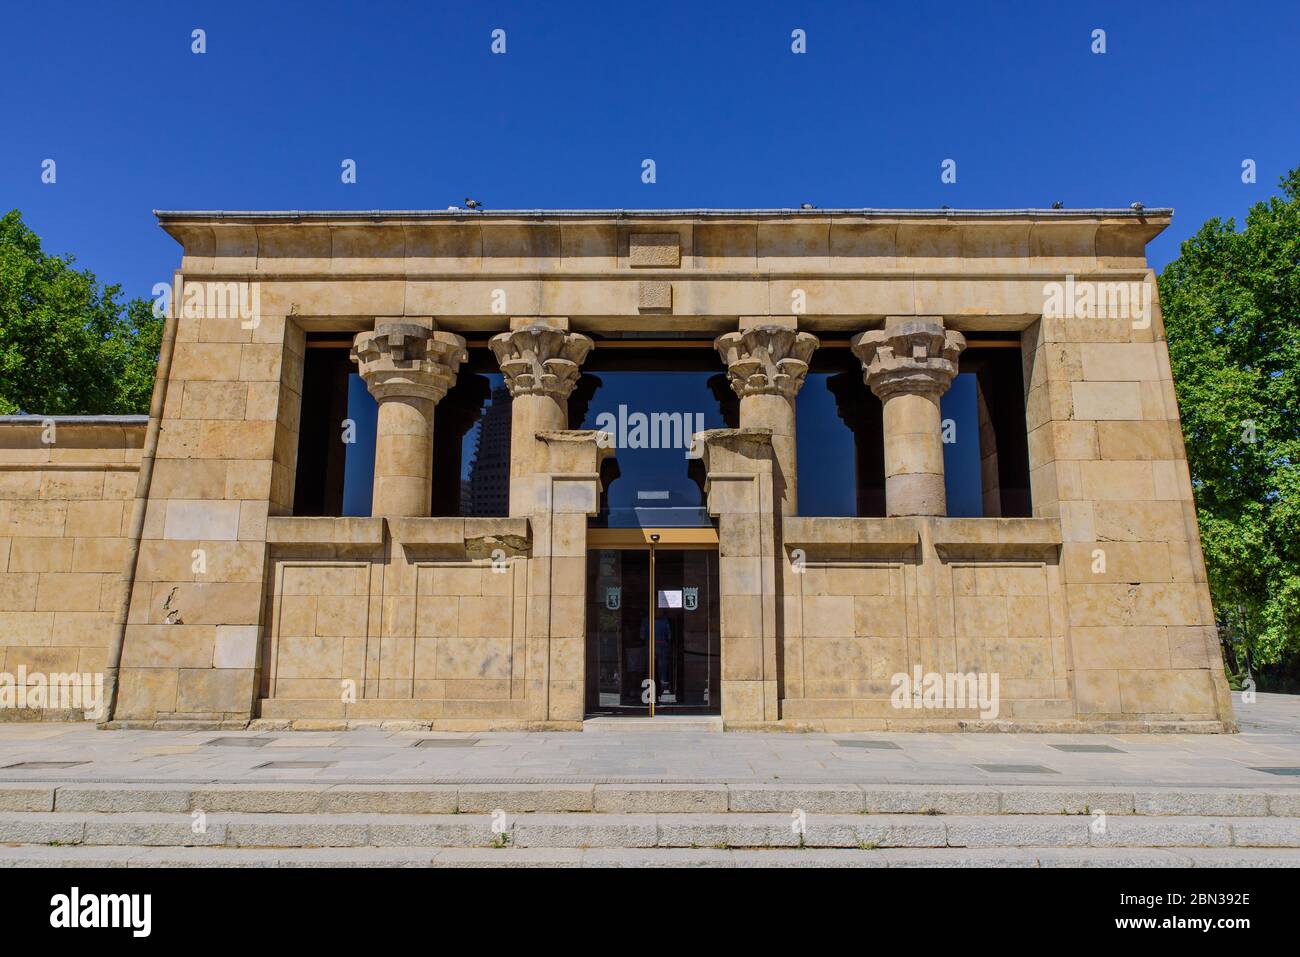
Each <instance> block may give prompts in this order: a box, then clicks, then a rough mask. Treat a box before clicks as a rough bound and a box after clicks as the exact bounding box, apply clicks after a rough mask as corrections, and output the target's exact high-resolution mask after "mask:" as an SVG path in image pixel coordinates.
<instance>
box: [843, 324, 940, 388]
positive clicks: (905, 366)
mask: <svg viewBox="0 0 1300 957" xmlns="http://www.w3.org/2000/svg"><path fill="white" fill-rule="evenodd" d="M850 345H851V347H852V349H853V354H854V355H855V356H857V357H858V358H859V359H860V360H861V361H862V378H863V381H865V382H866V384H867V385H869V386H870V387H871V391H872V392H874V393H875V394H876V396H877V397H878V398H879V399H880V400H881V401H882V402H883V401H884V400H885V399H888V398H890V397H891V396H894V395H898V394H900V393H914V394H918V395H933V396H936V397H937V396H940V395H943V393H945V392H947V391H948V386H949V385H951V384H952V377H953V376H955V375H956V374H957V357H958V356H960V355H961V352H962V350H963V349H965V348H966V337H965V336H963V335H962V334H961V333H960V332H958V331H957V330H955V329H945V328H944V327H943V320H942V319H940V318H938V317H934V316H920V317H917V318H915V319H910V318H909V319H903V320H899V321H896V322H891V321H889V320H886V325H885V328H884V329H872V330H870V331H868V332H863V333H859V334H858V335H856V336H854V337H853V339H852V340H851V341H850Z"/></svg>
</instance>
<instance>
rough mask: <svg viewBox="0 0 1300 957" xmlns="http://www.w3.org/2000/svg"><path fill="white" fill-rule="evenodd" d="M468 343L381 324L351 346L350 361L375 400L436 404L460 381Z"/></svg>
mask: <svg viewBox="0 0 1300 957" xmlns="http://www.w3.org/2000/svg"><path fill="white" fill-rule="evenodd" d="M464 360H465V340H464V339H463V338H461V337H460V336H458V335H455V334H454V333H451V332H435V331H433V330H430V329H427V328H425V327H424V326H422V325H419V324H418V323H413V322H381V323H378V324H376V326H375V328H374V331H372V332H362V333H360V334H358V335H357V337H356V339H354V340H353V343H352V361H353V362H355V363H356V364H357V367H358V368H357V371H358V372H360V373H361V377H362V378H363V379H365V381H366V388H367V389H369V390H370V394H371V395H373V396H374V397H375V398H376V399H379V400H383V399H391V398H398V397H403V398H417V399H431V400H433V401H434V402H438V401H439V400H440V399H441V398H442V397H443V396H444V395H446V394H447V390H448V389H450V388H451V387H452V385H454V384H455V382H456V373H457V372H458V371H459V369H460V364H461V362H463V361H464Z"/></svg>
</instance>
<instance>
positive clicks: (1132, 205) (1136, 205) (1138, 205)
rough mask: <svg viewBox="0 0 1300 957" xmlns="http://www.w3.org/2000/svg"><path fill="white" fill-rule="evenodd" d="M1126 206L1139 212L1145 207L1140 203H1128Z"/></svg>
mask: <svg viewBox="0 0 1300 957" xmlns="http://www.w3.org/2000/svg"><path fill="white" fill-rule="evenodd" d="M1128 208H1129V209H1131V210H1134V211H1136V212H1139V213H1140V212H1142V210H1144V209H1146V207H1145V206H1143V205H1142V204H1141V203H1129V204H1128Z"/></svg>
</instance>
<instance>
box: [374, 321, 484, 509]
mask: <svg viewBox="0 0 1300 957" xmlns="http://www.w3.org/2000/svg"><path fill="white" fill-rule="evenodd" d="M464 359H465V340H464V339H462V338H461V337H460V336H458V335H455V334H453V333H450V332H436V331H434V330H433V329H432V328H430V327H428V326H425V325H422V324H420V323H418V322H411V321H403V320H400V319H376V320H375V328H374V331H373V332H363V333H360V334H359V335H358V336H357V337H356V339H355V340H354V341H353V344H352V361H353V362H355V363H356V364H357V366H358V367H359V371H360V373H361V377H362V378H363V379H365V381H366V388H367V389H369V390H370V394H371V395H373V396H374V397H375V400H376V401H377V402H378V403H379V417H378V422H377V424H376V427H375V485H374V492H373V497H372V499H371V504H370V514H371V515H376V516H380V515H382V516H384V517H388V518H399V517H405V516H425V515H428V514H429V508H430V503H431V501H432V494H433V484H432V483H433V408H434V406H435V405H437V404H438V400H439V399H441V398H442V397H443V396H444V395H446V394H447V390H448V389H449V388H451V386H452V385H453V384H454V383H455V381H456V372H457V370H458V369H459V368H460V364H461V362H462V361H463V360H464Z"/></svg>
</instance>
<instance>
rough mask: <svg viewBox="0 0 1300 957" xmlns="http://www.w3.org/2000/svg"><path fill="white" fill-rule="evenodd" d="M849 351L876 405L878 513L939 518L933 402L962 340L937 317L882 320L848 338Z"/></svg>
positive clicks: (939, 446) (942, 501)
mask: <svg viewBox="0 0 1300 957" xmlns="http://www.w3.org/2000/svg"><path fill="white" fill-rule="evenodd" d="M852 348H853V354H854V355H856V356H857V357H858V358H859V359H860V360H861V361H862V376H863V380H864V381H865V382H866V384H867V385H868V386H870V387H871V391H872V392H874V393H875V394H876V396H877V397H878V398H879V399H880V401H881V402H882V403H883V404H884V428H885V510H886V513H887V514H889V515H891V516H892V515H945V514H947V511H948V501H947V496H946V494H945V492H944V480H943V433H942V423H941V419H940V414H939V399H940V397H941V396H942V395H943V394H944V392H946V391H947V390H948V386H949V385H950V384H951V383H952V377H953V376H954V375H956V374H957V358H958V356H959V355H960V354H961V351H962V350H963V349H965V348H966V339H965V337H964V336H963V335H962V334H961V333H960V332H957V331H956V330H952V329H944V327H943V320H942V318H940V317H937V316H917V317H912V316H889V317H886V319H885V328H883V329H873V330H871V331H869V332H863V333H860V334H859V335H857V336H854V337H853V340H852Z"/></svg>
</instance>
